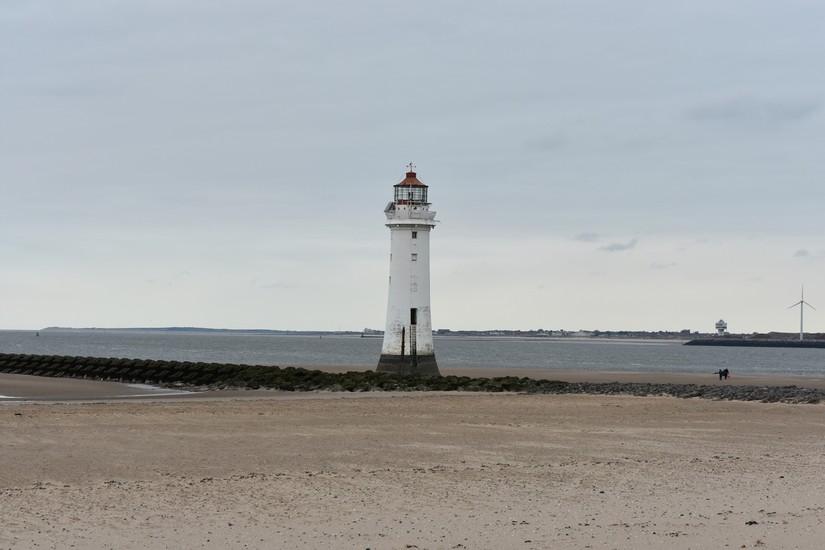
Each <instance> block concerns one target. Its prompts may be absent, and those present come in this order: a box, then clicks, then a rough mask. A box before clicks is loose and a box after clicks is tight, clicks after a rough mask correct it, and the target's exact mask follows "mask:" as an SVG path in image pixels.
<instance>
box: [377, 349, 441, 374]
mask: <svg viewBox="0 0 825 550" xmlns="http://www.w3.org/2000/svg"><path fill="white" fill-rule="evenodd" d="M376 371H377V372H392V373H396V374H412V375H415V374H420V375H423V376H441V373H440V372H438V364H437V363H436V362H435V355H418V356H416V358H415V364H413V361H412V357H410V356H408V355H406V356H402V355H388V354H386V353H382V354H381V358H380V359H379V360H378V368H377V369H376Z"/></svg>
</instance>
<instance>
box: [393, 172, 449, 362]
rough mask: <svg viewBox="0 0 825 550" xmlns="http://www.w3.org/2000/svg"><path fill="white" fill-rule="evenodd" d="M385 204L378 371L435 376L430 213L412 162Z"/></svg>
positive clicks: (431, 215) (432, 216) (433, 221)
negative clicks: (386, 254)
mask: <svg viewBox="0 0 825 550" xmlns="http://www.w3.org/2000/svg"><path fill="white" fill-rule="evenodd" d="M409 168H410V170H409V172H407V176H406V177H405V178H404V180H403V181H402V182H401V183H398V184H396V185H395V195H394V198H393V201H392V202H391V203H389V204H388V205H387V207H386V208H385V209H384V214H386V216H387V227H389V228H390V292H389V298H388V300H387V324H386V326H385V329H384V345H383V347H382V348H381V358H380V359H379V360H378V371H379V372H397V373H403V374H427V375H438V374H439V372H438V364H436V362H435V349H434V348H433V329H432V320H431V317H430V230H431V229H432V228H433V227H435V224H436V220H435V212H430V203H429V202H427V186H426V185H424V184H423V183H421V182H420V181H419V180H418V178H417V177H416V175H415V172H414V171H413V169H414V168H415V167H414V166H413V164H412V163H410V165H409Z"/></svg>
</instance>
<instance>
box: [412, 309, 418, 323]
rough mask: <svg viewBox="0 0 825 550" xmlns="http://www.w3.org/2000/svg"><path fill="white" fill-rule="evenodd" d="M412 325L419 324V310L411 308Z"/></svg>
mask: <svg viewBox="0 0 825 550" xmlns="http://www.w3.org/2000/svg"><path fill="white" fill-rule="evenodd" d="M410 324H411V325H417V324H418V308H410Z"/></svg>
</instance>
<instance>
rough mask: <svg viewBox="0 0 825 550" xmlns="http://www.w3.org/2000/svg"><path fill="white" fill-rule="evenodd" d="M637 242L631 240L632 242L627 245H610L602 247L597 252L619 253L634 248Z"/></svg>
mask: <svg viewBox="0 0 825 550" xmlns="http://www.w3.org/2000/svg"><path fill="white" fill-rule="evenodd" d="M638 242H639V241H638V240H636V239H633V240H632V241H630V242H627V243H610V244H606V245H604V246H602V247H601V248H599V250H603V251H605V252H621V251H623V250H630V249H632V248H635V247H636V244H637V243H638Z"/></svg>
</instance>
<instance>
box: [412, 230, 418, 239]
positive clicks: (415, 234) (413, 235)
mask: <svg viewBox="0 0 825 550" xmlns="http://www.w3.org/2000/svg"><path fill="white" fill-rule="evenodd" d="M412 238H413V239H417V238H418V231H413V232H412Z"/></svg>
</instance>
